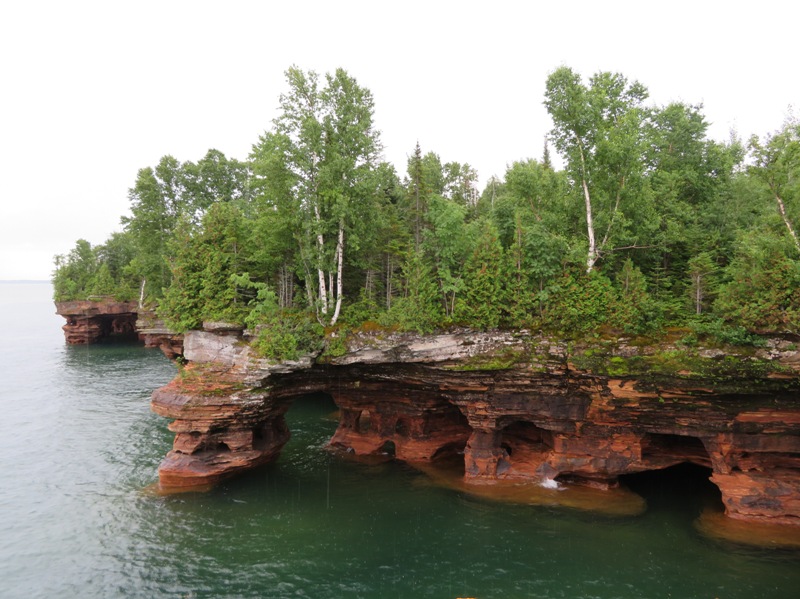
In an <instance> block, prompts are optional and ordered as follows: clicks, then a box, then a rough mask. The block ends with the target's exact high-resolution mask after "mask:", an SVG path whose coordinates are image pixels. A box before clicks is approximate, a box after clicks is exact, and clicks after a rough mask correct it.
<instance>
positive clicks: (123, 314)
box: [56, 300, 137, 345]
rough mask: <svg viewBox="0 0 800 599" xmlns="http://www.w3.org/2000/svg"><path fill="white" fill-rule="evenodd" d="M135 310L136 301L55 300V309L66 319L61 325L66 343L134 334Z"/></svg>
mask: <svg viewBox="0 0 800 599" xmlns="http://www.w3.org/2000/svg"><path fill="white" fill-rule="evenodd" d="M136 310H137V307H136V302H117V301H113V300H100V301H89V300H84V301H74V302H56V313H57V314H59V315H61V316H63V317H64V318H66V320H67V324H65V325H64V326H63V327H62V328H63V330H64V337H65V339H66V341H67V343H69V344H70V345H83V344H89V343H96V342H97V341H99V340H100V339H102V338H103V337H111V336H119V335H135V333H136Z"/></svg>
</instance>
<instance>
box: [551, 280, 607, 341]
mask: <svg viewBox="0 0 800 599" xmlns="http://www.w3.org/2000/svg"><path fill="white" fill-rule="evenodd" d="M615 299H616V297H615V293H614V289H613V286H612V285H611V281H610V280H609V279H608V277H606V276H604V275H602V274H600V273H598V272H596V271H593V272H591V273H588V274H586V273H581V272H567V273H565V274H564V276H563V277H562V278H561V279H560V280H559V281H558V283H557V284H556V285H555V286H554V288H553V291H552V296H551V298H550V302H549V304H548V311H547V322H548V323H549V324H550V326H552V327H554V328H555V329H556V330H559V331H562V332H565V333H570V332H573V333H587V332H590V331H594V330H597V329H598V328H599V327H600V326H602V325H603V324H605V323H606V322H607V320H608V316H609V314H610V308H611V306H612V305H613V304H614V301H615Z"/></svg>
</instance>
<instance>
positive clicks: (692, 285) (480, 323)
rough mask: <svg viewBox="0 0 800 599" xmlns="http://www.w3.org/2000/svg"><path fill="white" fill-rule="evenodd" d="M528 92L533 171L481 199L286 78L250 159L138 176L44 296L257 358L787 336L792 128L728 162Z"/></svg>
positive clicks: (702, 138) (559, 78) (730, 145)
mask: <svg viewBox="0 0 800 599" xmlns="http://www.w3.org/2000/svg"><path fill="white" fill-rule="evenodd" d="M545 90H546V91H545V94H544V100H543V101H544V105H545V107H546V108H547V110H548V113H549V115H550V117H551V119H552V130H551V133H550V135H549V136H548V139H547V140H546V142H545V144H544V152H543V154H542V156H541V159H537V158H532V157H527V158H519V159H516V160H514V161H511V162H510V163H509V166H508V167H507V170H506V172H505V173H503V175H502V176H501V177H498V176H493V177H491V178H489V179H488V181H487V183H486V185H485V187H484V189H483V190H479V189H478V187H477V185H478V180H479V178H478V173H477V172H476V171H475V169H474V168H473V167H472V166H470V165H469V163H467V162H459V161H456V160H453V159H452V158H453V157H440V156H439V154H437V153H436V152H435V151H434V150H433V149H429V148H424V147H423V146H422V144H420V143H418V144H416V146H415V147H414V148H409V158H408V162H407V164H406V165H403V166H404V168H405V170H404V172H402V173H399V174H398V172H397V171H396V170H395V166H393V165H391V164H388V163H386V162H384V161H383V159H382V156H381V141H380V133H379V131H377V129H376V128H375V125H374V112H375V106H374V100H373V97H372V94H371V93H370V91H369V90H368V89H367V88H365V87H363V86H362V85H361V84H360V83H359V82H358V81H357V80H356V79H355V78H354V77H352V76H351V75H350V74H348V73H347V72H346V71H345V70H343V69H337V70H336V71H335V72H334V73H329V74H326V75H325V76H322V77H321V76H320V75H319V74H317V73H315V72H313V71H303V70H302V69H299V68H297V67H291V68H290V69H288V70H287V71H286V88H285V91H284V93H283V94H281V96H280V98H279V99H278V103H279V112H278V116H277V118H276V119H275V120H274V122H273V123H272V125H271V127H270V128H269V129H268V130H267V131H265V132H263V134H262V135H261V136H260V137H259V138H258V140H257V141H256V143H255V144H254V145H253V148H252V151H251V153H250V155H249V156H248V157H247V159H246V160H243V161H239V160H236V159H233V158H228V157H226V156H225V155H224V154H222V153H221V152H219V151H217V150H214V149H212V150H209V151H208V153H207V154H206V155H205V156H204V157H202V158H200V159H199V160H197V161H196V162H191V161H188V162H180V161H179V160H177V159H176V158H174V157H172V156H169V155H165V156H164V157H163V158H162V159H161V160H160V161H159V162H158V163H157V164H156V165H154V166H148V167H144V168H142V169H140V170H139V171H138V174H137V176H136V178H135V180H134V183H133V186H132V187H131V189H130V192H129V197H130V214H129V215H127V216H125V217H123V218H122V225H123V230H122V231H121V232H119V233H115V234H113V235H111V236H110V237H109V239H108V240H107V241H106V242H105V243H103V244H101V245H98V246H96V247H92V246H91V245H90V244H89V243H88V242H86V241H85V240H79V241H78V242H77V244H76V246H75V248H73V249H72V250H71V251H69V252H68V253H66V254H64V255H61V256H57V257H56V268H55V272H54V276H53V280H54V288H55V299H56V300H67V299H86V298H91V297H97V296H108V295H115V296H117V297H120V298H126V299H130V298H136V297H138V298H139V299H140V301H141V302H142V303H143V304H147V305H148V306H153V307H157V309H158V311H159V313H160V314H161V315H162V316H163V317H164V318H165V319H166V321H167V322H168V323H169V324H170V326H172V327H174V328H175V329H177V330H186V329H189V328H193V327H197V326H200V324H201V323H202V321H203V320H213V319H225V320H229V321H236V322H240V323H242V324H246V325H247V326H250V327H253V328H254V329H255V330H259V331H261V333H260V335H261V337H260V347H262V349H263V351H264V352H265V353H267V354H269V355H272V356H279V355H288V354H294V353H296V352H297V351H299V350H300V349H302V347H310V346H311V345H314V344H315V343H317V341H315V339H317V340H318V338H319V336H320V335H322V331H323V328H322V327H327V331H328V332H329V333H330V332H332V331H336V330H339V331H345V330H348V329H355V328H359V327H366V326H370V327H386V328H394V329H402V330H417V331H432V330H436V329H444V328H447V327H451V326H468V327H473V328H479V329H489V328H497V327H506V328H522V327H525V328H530V327H538V328H540V329H545V330H551V331H557V332H560V333H563V334H567V335H572V334H580V335H583V334H587V333H588V332H592V331H594V332H597V331H601V330H605V329H610V330H614V331H620V332H624V333H630V334H657V333H658V332H659V331H662V330H665V329H666V328H667V327H673V328H674V327H679V328H680V327H682V328H683V329H685V330H687V331H689V333H687V336H686V339H687V340H691V339H692V338H693V336H694V337H696V336H697V335H716V336H717V337H718V338H720V339H729V340H730V339H736V340H739V341H741V340H748V339H752V337H749V336H748V335H752V334H753V333H758V332H765V331H773V332H774V331H778V332H796V331H797V327H798V318H800V317H798V314H800V292H798V287H800V241H798V233H797V227H798V226H800V127H799V126H798V124H797V123H796V122H795V121H792V120H789V121H787V122H786V123H784V124H783V126H782V127H781V128H779V129H778V130H777V131H776V132H773V133H768V134H766V135H764V136H762V137H752V138H751V139H750V141H749V143H748V144H747V145H746V146H745V145H744V144H742V143H740V142H739V141H738V140H737V139H735V138H734V139H732V140H731V141H729V142H727V143H721V142H718V141H714V140H711V139H709V138H708V137H707V128H708V127H707V122H706V119H705V116H704V114H703V109H702V106H700V105H691V104H684V103H671V104H669V105H667V106H655V105H648V104H647V103H646V102H647V99H648V93H647V89H646V88H645V86H644V85H643V84H641V83H639V82H637V81H629V80H628V79H627V78H626V77H624V76H623V75H622V74H619V73H608V72H600V73H596V74H594V75H592V76H591V77H589V78H588V79H586V80H584V78H583V77H582V76H581V75H580V74H579V73H577V72H575V71H574V70H572V69H570V68H569V67H561V68H558V69H556V70H554V71H553V72H552V73H551V74H550V76H549V77H548V79H547V81H546V82H545ZM540 143H541V142H540V141H538V142H536V143H535V144H532V146H534V145H535V146H538V148H539V149H541V145H540ZM551 147H552V148H554V149H555V151H557V152H558V153H559V154H560V156H561V158H562V160H563V164H564V168H563V169H560V170H559V169H555V168H554V167H553V162H552V158H551V155H550V151H551V150H550V148H551ZM532 149H533V148H532ZM459 158H462V159H463V158H464V157H459ZM687 342H688V341H687Z"/></svg>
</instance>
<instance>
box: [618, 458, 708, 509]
mask: <svg viewBox="0 0 800 599" xmlns="http://www.w3.org/2000/svg"><path fill="white" fill-rule="evenodd" d="M711 473H712V470H711V468H710V467H708V466H702V465H700V464H696V463H692V462H688V461H686V462H681V463H679V464H675V465H672V466H669V467H667V468H661V469H658V470H645V471H644V472H638V473H636V474H624V475H622V476H620V477H619V480H620V482H621V483H622V484H623V485H625V486H626V487H627V488H629V489H630V490H631V491H634V492H635V493H638V494H639V495H641V496H642V497H644V499H645V500H646V501H647V505H648V508H649V509H657V510H669V511H673V512H674V511H680V512H688V513H689V514H690V515H692V516H695V515H697V514H699V512H700V511H702V510H703V509H706V508H711V509H714V510H718V511H721V510H722V509H723V504H722V494H721V493H720V490H719V488H718V487H717V486H716V485H715V484H714V483H712V482H711V479H710V477H711Z"/></svg>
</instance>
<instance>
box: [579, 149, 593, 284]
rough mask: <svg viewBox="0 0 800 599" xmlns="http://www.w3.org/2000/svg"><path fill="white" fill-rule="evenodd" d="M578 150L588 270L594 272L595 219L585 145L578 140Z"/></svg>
mask: <svg viewBox="0 0 800 599" xmlns="http://www.w3.org/2000/svg"><path fill="white" fill-rule="evenodd" d="M578 150H579V151H580V155H581V184H582V185H583V198H584V200H585V201H586V233H587V235H588V237H589V252H588V253H587V254H586V272H587V274H588V273H590V272H592V270H593V269H594V264H595V262H597V242H596V241H595V237H594V220H593V219H592V198H591V196H590V195H589V185H588V184H587V183H586V161H585V160H584V158H583V146H582V144H581V142H580V140H578Z"/></svg>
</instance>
